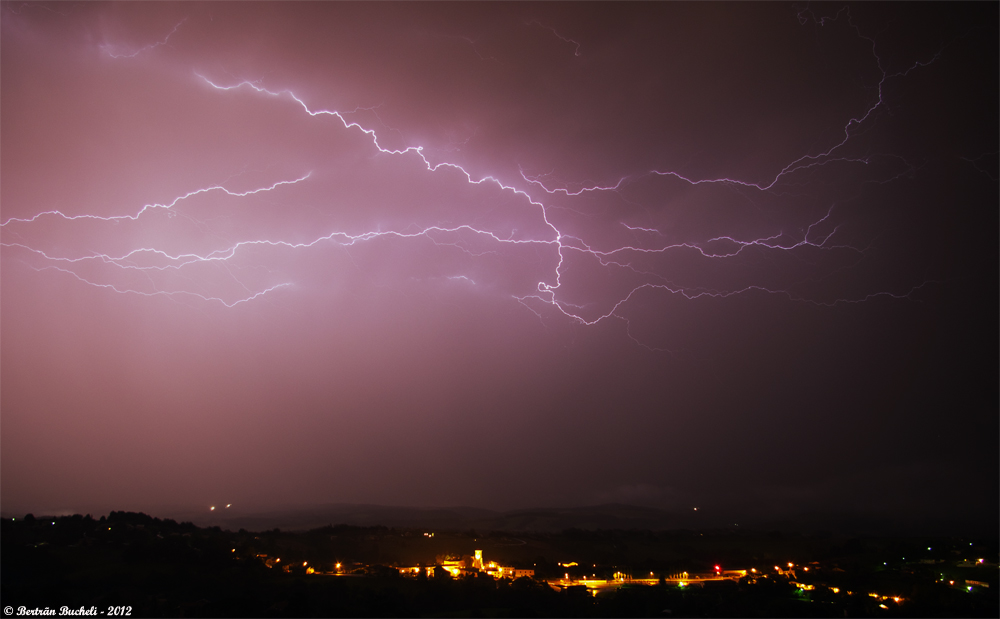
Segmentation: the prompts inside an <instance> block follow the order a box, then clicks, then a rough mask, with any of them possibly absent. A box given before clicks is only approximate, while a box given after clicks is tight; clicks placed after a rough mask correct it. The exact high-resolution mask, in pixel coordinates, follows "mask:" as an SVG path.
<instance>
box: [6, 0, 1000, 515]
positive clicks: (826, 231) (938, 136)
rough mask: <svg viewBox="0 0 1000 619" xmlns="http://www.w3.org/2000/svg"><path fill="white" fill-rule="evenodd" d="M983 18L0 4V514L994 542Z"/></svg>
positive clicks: (689, 10) (959, 13)
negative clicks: (588, 517)
mask: <svg viewBox="0 0 1000 619" xmlns="http://www.w3.org/2000/svg"><path fill="white" fill-rule="evenodd" d="M997 6H998V5H997V4H996V3H982V4H959V5H956V4H953V3H947V4H939V3H927V4H923V3H922V4H896V3H893V4H888V5H883V4H874V5H873V4H857V5H840V4H816V5H813V4H806V3H799V4H786V3H766V4H754V3H738V4H724V5H723V4H712V3H678V4H674V3H668V4H658V3H642V4H621V3H614V4H601V3H585V4H575V3H555V4H531V3H510V4H486V3H468V4H466V3H455V4H452V3H445V4H422V3H414V4H409V3H408V4H395V3H364V4H351V3H301V4H300V3H291V2H288V3H218V4H214V3H124V2H123V3H110V4H102V3H26V2H3V3H2V13H0V16H2V50H0V54H2V55H0V62H2V73H0V75H2V90H0V93H2V95H0V96H2V101H0V103H2V108H0V109H2V116H0V135H2V142H0V166H2V174H3V183H2V187H0V208H2V213H0V225H2V228H0V238H2V249H0V251H2V254H0V256H2V305H0V311H2V314H0V316H2V322H0V342H2V348H0V352H2V356H0V372H2V373H0V387H2V389H0V406H2V435H0V445H2V452H0V464H2V469H0V472H2V486H0V493H2V494H0V498H2V507H3V510H4V512H5V513H15V514H23V513H25V512H35V513H77V512H79V513H87V512H90V513H93V514H95V516H96V515H97V514H102V513H107V512H108V511H109V510H123V509H125V510H133V511H140V510H141V511H146V512H147V513H150V514H154V515H160V514H167V513H169V512H170V511H171V510H188V511H189V512H199V511H202V512H204V511H206V510H208V509H209V506H215V505H225V504H231V505H232V506H233V508H232V509H234V510H237V509H238V510H240V511H241V513H252V512H255V511H266V510H277V509H293V508H300V507H306V506H311V505H320V504H334V503H350V504H377V505H393V506H409V507H434V506H438V507H447V506H469V507H478V508H485V509H491V510H513V509H521V508H530V507H573V506H588V505H600V504H607V503H623V504H632V505H644V506H651V507H657V508H661V509H664V510H668V511H671V512H678V513H680V512H687V513H690V512H692V511H693V509H694V507H699V510H700V512H699V513H706V514H712V513H718V514H723V513H724V514H727V516H726V517H729V516H728V515H730V514H731V515H733V518H736V517H740V518H742V517H760V518H775V517H780V516H787V515H795V514H808V513H834V512H836V513H844V514H854V515H858V516H864V517H875V518H882V519H886V520H887V521H889V522H896V523H908V522H924V521H947V522H952V523H958V524H963V523H992V525H990V526H992V527H993V528H994V529H995V523H996V522H997V520H998V519H1000V510H998V492H997V488H998V482H1000V480H998V472H997V471H998V466H997V460H998V458H997V456H998V430H1000V428H998V389H997V387H998V385H997V381H998V374H1000V368H998V355H997V332H996V328H997V316H998V311H997V310H998V308H997V300H998V290H997V282H998V272H997V255H998V252H997V250H998V246H997V245H998V244H997V229H998V225H997V224H998V217H997V204H998V201H1000V200H998V151H1000V147H998V133H1000V129H998V120H997V118H998V115H997V109H998V105H1000V104H998V80H997V75H998V74H1000V70H998V66H997V58H998V56H997V49H998V43H997V23H998V14H997ZM706 517H707V516H706ZM730 519H732V518H730Z"/></svg>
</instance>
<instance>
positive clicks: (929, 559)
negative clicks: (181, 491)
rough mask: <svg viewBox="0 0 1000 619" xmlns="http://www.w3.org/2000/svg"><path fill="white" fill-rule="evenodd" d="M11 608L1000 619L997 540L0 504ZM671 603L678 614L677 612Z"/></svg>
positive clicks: (226, 612) (184, 613) (202, 612)
mask: <svg viewBox="0 0 1000 619" xmlns="http://www.w3.org/2000/svg"><path fill="white" fill-rule="evenodd" d="M0 541H2V550H3V551H2V553H0V559H2V571H0V578H2V585H3V586H2V595H3V602H4V604H8V605H10V606H13V607H15V608H19V607H21V606H26V607H28V608H31V607H38V608H45V607H56V608H58V607H61V606H64V605H66V606H69V607H71V608H76V607H88V608H89V607H91V606H92V605H94V604H98V605H99V604H103V603H106V604H109V605H112V604H113V605H121V604H125V605H129V606H132V607H133V608H134V610H135V612H134V613H133V616H336V615H352V616H409V615H424V616H428V615H429V616H497V617H503V616H593V617H601V616H747V615H748V614H752V613H756V614H760V613H764V614H765V615H767V616H845V614H846V616H914V615H921V616H927V615H934V616H970V617H992V616H997V614H998V613H997V611H998V610H1000V604H998V595H997V594H998V591H1000V583H998V574H1000V572H998V562H997V558H998V544H997V540H996V539H966V538H960V537H950V538H941V537H937V538H912V537H901V538H875V537H872V538H864V537H844V536H835V535H813V536H805V535H801V534H782V533H780V532H777V531H765V532H753V531H740V532H738V533H737V532H735V531H730V530H706V531H690V530H678V531H639V530H579V529H569V530H565V531H562V532H558V533H542V532H530V531H517V532H500V531H491V532H486V533H480V532H477V531H473V530H467V531H427V530H414V529H403V528H388V527H384V526H371V527H363V526H349V525H331V526H326V527H321V528H317V529H312V530H308V531H282V530H279V529H271V530H265V531H259V532H251V531H246V530H243V529H240V530H239V531H236V532H233V531H228V530H224V529H222V528H220V527H217V526H213V527H205V528H201V527H198V526H195V525H194V524H192V523H190V522H181V523H178V522H175V521H173V520H170V519H159V518H154V517H151V516H148V515H146V514H141V513H131V512H111V513H110V514H109V515H107V516H101V517H99V518H96V519H95V518H93V517H91V516H81V515H74V516H60V517H35V516H33V515H30V514H29V515H26V516H24V517H21V518H18V517H8V518H5V519H4V520H3V521H2V537H0ZM667 611H669V612H667Z"/></svg>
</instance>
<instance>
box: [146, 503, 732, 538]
mask: <svg viewBox="0 0 1000 619" xmlns="http://www.w3.org/2000/svg"><path fill="white" fill-rule="evenodd" d="M165 515H166V516H169V517H171V518H174V519H176V520H179V521H191V522H194V523H196V524H198V525H201V526H221V527H223V528H226V529H231V530H238V529H247V530H248V531H260V530H266V529H273V528H276V527H277V528H280V529H287V530H308V529H313V528H317V527H321V526H325V525H329V524H349V525H354V526H379V525H381V526H387V527H407V528H428V529H436V530H469V529H475V530H477V531H537V532H558V531H563V530H565V529H589V530H594V529H649V530H668V529H679V528H705V527H718V526H723V525H724V523H723V522H715V521H714V520H716V519H710V518H705V517H703V516H701V515H700V514H698V513H695V512H692V513H691V514H683V515H681V514H677V513H673V512H668V511H664V510H660V509H656V508H652V507H639V506H635V505H621V504H607V505H596V506H590V507H573V508H535V509H520V510H513V511H508V512H500V511H492V510H487V509H478V508H473V507H448V508H414V507H395V506H385V505H365V504H344V503H333V504H325V505H317V506H314V507H308V508H299V509H289V510H275V511H266V512H258V513H253V514H233V515H228V514H226V513H220V514H214V513H208V514H206V513H204V512H198V513H193V512H178V513H171V514H165Z"/></svg>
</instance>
